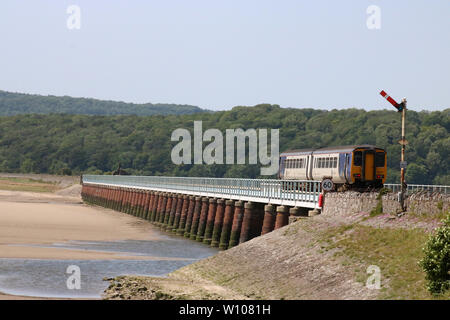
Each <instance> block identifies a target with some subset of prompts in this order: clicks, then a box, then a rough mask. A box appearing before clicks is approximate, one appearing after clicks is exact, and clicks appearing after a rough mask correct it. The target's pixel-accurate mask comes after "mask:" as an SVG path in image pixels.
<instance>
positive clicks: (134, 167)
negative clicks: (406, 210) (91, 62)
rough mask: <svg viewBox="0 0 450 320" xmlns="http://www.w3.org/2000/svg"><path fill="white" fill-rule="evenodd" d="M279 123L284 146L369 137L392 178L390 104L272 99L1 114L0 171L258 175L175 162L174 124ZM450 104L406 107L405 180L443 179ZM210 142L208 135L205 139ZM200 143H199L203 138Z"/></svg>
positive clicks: (247, 169) (395, 130)
mask: <svg viewBox="0 0 450 320" xmlns="http://www.w3.org/2000/svg"><path fill="white" fill-rule="evenodd" d="M194 120H203V130H206V129H208V128H217V129H219V130H221V131H222V132H223V133H225V129H233V128H243V129H248V128H255V129H258V128H272V129H276V128H279V129H280V152H281V151H284V150H287V149H295V148H306V147H324V146H335V145H347V144H365V143H368V144H375V145H377V146H379V147H383V148H385V149H386V150H387V152H388V168H389V170H388V182H398V180H399V161H400V148H401V147H400V145H399V144H398V140H399V138H400V123H401V119H400V114H399V113H397V112H394V111H387V110H382V111H369V112H367V111H364V110H358V109H346V110H332V111H323V110H314V109H285V108H280V107H279V106H277V105H258V106H255V107H235V108H233V109H232V110H230V111H223V112H209V113H195V114H190V115H179V116H175V115H168V116H161V115H157V116H145V117H138V116H87V115H68V114H59V115H56V114H52V115H16V116H10V117H0V171H3V172H36V173H44V172H48V173H62V172H72V173H73V174H79V173H88V172H90V173H102V172H111V171H112V170H114V169H116V168H117V165H118V163H119V162H121V164H122V168H124V169H126V170H127V171H129V172H130V173H132V174H136V175H177V176H213V177H252V178H253V177H258V175H259V172H260V171H259V166H257V165H216V164H215V165H175V164H173V163H172V162H171V157H170V155H171V150H172V148H173V146H174V145H176V144H177V142H172V141H171V133H172V131H173V130H175V129H176V128H186V129H188V130H189V131H191V132H192V131H193V121H194ZM449 129H450V109H446V110H444V111H435V112H426V111H422V112H414V111H408V113H407V127H406V130H407V131H406V132H407V136H406V138H407V140H408V141H409V144H408V146H407V149H406V150H407V153H406V159H407V161H408V169H407V182H408V183H420V184H431V183H433V184H446V185H449V184H450V171H449V168H450V166H449V150H450V136H449ZM208 143H209V142H208ZM208 143H205V144H208Z"/></svg>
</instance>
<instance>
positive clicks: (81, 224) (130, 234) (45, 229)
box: [0, 185, 160, 299]
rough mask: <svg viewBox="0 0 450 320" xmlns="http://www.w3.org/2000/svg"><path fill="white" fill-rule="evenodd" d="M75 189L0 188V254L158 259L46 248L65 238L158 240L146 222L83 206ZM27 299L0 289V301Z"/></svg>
mask: <svg viewBox="0 0 450 320" xmlns="http://www.w3.org/2000/svg"><path fill="white" fill-rule="evenodd" d="M79 193H80V186H79V185H73V186H70V187H67V188H65V189H61V190H59V191H58V192H54V193H34V192H23V191H9V190H0V258H24V259H59V260H69V259H77V260H95V259H102V260H109V259H127V260H133V259H137V260H144V259H148V260H151V259H160V258H158V257H143V256H133V255H125V254H117V253H114V252H102V251H95V250H72V249H64V248H50V247H48V248H47V247H45V245H49V246H50V245H52V244H54V243H65V242H68V241H115V240H155V239H158V237H159V236H158V234H156V232H155V229H152V226H151V224H149V223H147V222H146V221H143V220H139V219H136V218H134V217H132V216H129V215H126V214H122V213H119V212H115V211H113V210H109V209H104V208H100V207H93V206H89V205H85V204H83V203H82V201H81V197H80V195H79ZM42 246H44V247H42ZM29 298H30V297H20V296H10V295H5V294H1V293H0V299H29ZM39 299H41V298H39Z"/></svg>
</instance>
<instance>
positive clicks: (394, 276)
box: [323, 224, 450, 299]
mask: <svg viewBox="0 0 450 320" xmlns="http://www.w3.org/2000/svg"><path fill="white" fill-rule="evenodd" d="M428 236H429V234H427V233H426V232H424V231H423V230H421V229H418V228H417V229H403V228H395V229H394V228H375V227H372V226H364V225H359V224H354V225H348V226H341V227H337V228H333V229H331V230H329V231H328V232H327V233H326V234H324V238H323V240H324V246H323V249H324V250H331V249H334V248H338V249H340V250H338V251H337V252H336V253H335V254H336V255H338V256H341V257H343V258H344V260H343V261H344V262H343V263H344V264H345V265H348V266H352V265H355V264H359V265H364V266H367V265H377V266H379V267H380V269H381V281H382V285H381V289H380V293H379V295H378V297H377V298H378V299H450V292H447V293H446V294H444V295H442V296H439V297H436V296H432V295H431V294H430V293H429V292H428V291H427V289H426V280H425V273H424V272H423V270H422V269H421V267H420V266H419V264H418V261H419V260H420V259H422V257H423V251H422V248H423V247H424V245H425V242H426V241H427V239H428ZM353 272H354V275H355V278H356V279H357V281H359V282H361V283H365V282H366V279H367V276H368V275H367V273H366V269H364V268H359V267H355V268H354V269H353Z"/></svg>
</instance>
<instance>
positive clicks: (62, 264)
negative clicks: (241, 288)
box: [0, 235, 218, 298]
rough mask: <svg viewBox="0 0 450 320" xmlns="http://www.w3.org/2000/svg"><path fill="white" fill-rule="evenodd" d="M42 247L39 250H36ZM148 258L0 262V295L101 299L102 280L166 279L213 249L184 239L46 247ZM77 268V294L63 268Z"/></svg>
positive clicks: (67, 244)
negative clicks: (121, 277) (131, 276)
mask: <svg viewBox="0 0 450 320" xmlns="http://www.w3.org/2000/svg"><path fill="white" fill-rule="evenodd" d="M41 247H43V246H41ZM46 247H53V248H55V247H57V248H68V249H77V250H95V251H105V252H114V253H119V254H124V255H133V256H143V257H153V259H152V260H41V259H4V258H0V292H3V293H7V294H13V295H21V296H35V297H49V298H100V297H101V294H102V292H103V291H104V290H105V289H106V288H107V287H108V286H109V282H108V281H104V280H103V278H104V277H115V276H119V275H146V276H165V275H167V274H168V273H170V272H172V271H174V270H176V269H179V268H181V267H183V266H186V265H188V264H191V263H193V262H195V261H197V260H200V259H203V258H206V257H209V256H211V255H213V254H215V253H217V251H218V250H216V249H213V248H210V247H208V246H206V245H203V244H201V243H197V242H194V241H189V240H187V239H184V238H181V237H176V236H170V235H161V239H158V240H154V241H135V240H125V241H113V242H86V241H72V242H68V243H55V244H53V245H51V246H48V245H47V246H46ZM71 265H74V266H77V267H79V270H80V289H76V288H75V289H69V288H68V285H67V280H68V278H69V277H70V276H71V273H67V268H68V267H69V266H71Z"/></svg>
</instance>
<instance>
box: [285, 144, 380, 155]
mask: <svg viewBox="0 0 450 320" xmlns="http://www.w3.org/2000/svg"><path fill="white" fill-rule="evenodd" d="M359 148H364V149H381V150H383V149H382V148H378V147H376V146H374V145H370V144H361V145H351V146H337V147H326V148H318V149H312V148H311V149H297V150H287V151H285V152H282V153H281V154H280V157H281V156H297V155H299V156H300V155H309V154H311V153H313V154H321V153H341V152H343V153H348V152H353V150H355V149H359Z"/></svg>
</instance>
